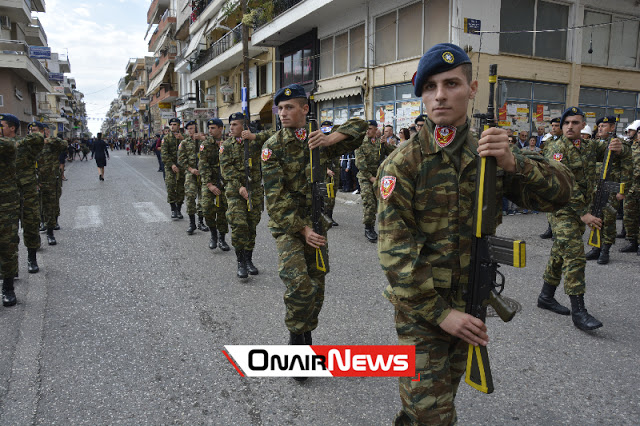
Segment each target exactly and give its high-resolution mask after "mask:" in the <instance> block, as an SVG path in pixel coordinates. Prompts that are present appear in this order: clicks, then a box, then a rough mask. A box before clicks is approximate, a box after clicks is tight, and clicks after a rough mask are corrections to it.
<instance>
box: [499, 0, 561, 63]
mask: <svg viewBox="0 0 640 426" xmlns="http://www.w3.org/2000/svg"><path fill="white" fill-rule="evenodd" d="M568 22H569V6H566V5H562V4H558V3H551V2H548V1H543V0H502V4H501V7H500V31H531V30H534V29H535V30H538V31H541V30H555V29H559V28H566V27H567V25H568ZM500 52H502V53H515V54H519V55H528V56H538V57H542V58H553V59H562V60H565V59H567V32H566V31H556V32H548V33H521V32H518V33H512V34H510V33H507V34H500Z"/></svg>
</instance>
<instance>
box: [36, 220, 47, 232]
mask: <svg viewBox="0 0 640 426" xmlns="http://www.w3.org/2000/svg"><path fill="white" fill-rule="evenodd" d="M38 231H40V232H46V231H47V225H45V224H44V222H40V229H38Z"/></svg>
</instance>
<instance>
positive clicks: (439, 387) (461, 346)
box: [394, 309, 469, 425]
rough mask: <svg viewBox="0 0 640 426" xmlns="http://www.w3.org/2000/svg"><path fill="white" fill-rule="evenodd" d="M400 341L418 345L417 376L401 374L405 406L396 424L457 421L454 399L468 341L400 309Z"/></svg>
mask: <svg viewBox="0 0 640 426" xmlns="http://www.w3.org/2000/svg"><path fill="white" fill-rule="evenodd" d="M395 321H396V331H397V333H398V344H400V345H413V346H415V347H416V377H417V376H418V374H420V380H417V381H415V382H414V381H413V379H415V378H414V377H400V378H399V382H400V383H399V385H400V399H401V400H402V410H400V412H399V413H398V414H397V415H396V418H395V420H394V424H395V425H453V424H456V422H457V414H456V408H455V404H454V400H455V398H456V393H457V392H458V385H459V384H460V379H461V378H462V375H463V374H464V372H465V369H466V364H467V351H468V346H469V345H468V344H467V343H465V342H464V341H462V340H460V339H458V338H456V337H453V336H451V335H450V334H447V333H445V332H444V331H443V330H442V329H441V328H440V327H438V326H434V325H431V324H430V323H428V322H427V321H425V320H424V319H423V318H420V317H419V316H417V315H411V314H408V313H407V312H404V311H401V310H399V309H396V313H395Z"/></svg>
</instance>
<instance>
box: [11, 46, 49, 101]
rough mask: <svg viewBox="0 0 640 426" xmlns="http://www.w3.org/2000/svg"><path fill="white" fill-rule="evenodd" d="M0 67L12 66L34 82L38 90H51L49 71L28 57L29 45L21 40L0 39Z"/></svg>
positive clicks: (16, 71) (24, 77) (18, 72)
mask: <svg viewBox="0 0 640 426" xmlns="http://www.w3.org/2000/svg"><path fill="white" fill-rule="evenodd" d="M0 68H12V69H13V70H14V71H15V73H16V74H18V75H19V76H20V77H21V78H23V79H24V80H26V81H29V82H32V83H35V84H36V85H37V87H38V90H39V91H43V92H51V91H52V90H53V89H52V88H51V84H50V83H49V71H47V69H46V68H45V67H44V66H42V64H41V63H40V61H38V60H36V59H33V58H30V57H29V46H28V45H27V44H26V43H25V42H22V41H9V40H6V41H0Z"/></svg>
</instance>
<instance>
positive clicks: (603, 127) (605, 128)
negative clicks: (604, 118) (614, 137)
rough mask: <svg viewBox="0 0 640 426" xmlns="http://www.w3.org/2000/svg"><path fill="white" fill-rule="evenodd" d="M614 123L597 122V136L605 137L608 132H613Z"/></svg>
mask: <svg viewBox="0 0 640 426" xmlns="http://www.w3.org/2000/svg"><path fill="white" fill-rule="evenodd" d="M614 126H615V124H609V123H600V124H598V137H601V138H606V137H607V136H609V132H613V131H614V129H615V127H614Z"/></svg>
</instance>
